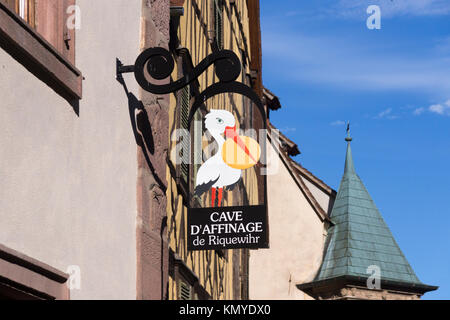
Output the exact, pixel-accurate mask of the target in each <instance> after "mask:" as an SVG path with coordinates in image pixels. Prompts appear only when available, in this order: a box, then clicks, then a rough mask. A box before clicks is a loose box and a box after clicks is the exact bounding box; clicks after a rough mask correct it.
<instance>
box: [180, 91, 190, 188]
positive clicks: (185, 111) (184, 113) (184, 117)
mask: <svg viewBox="0 0 450 320" xmlns="http://www.w3.org/2000/svg"><path fill="white" fill-rule="evenodd" d="M190 96H191V95H190V86H189V85H188V86H186V87H184V88H183V89H182V91H181V106H180V107H181V108H180V112H181V113H180V127H181V129H184V130H187V131H189V104H190ZM189 142H190V139H183V141H182V144H183V151H182V152H185V151H186V152H189V150H190V143H189ZM181 156H182V161H181V165H180V170H181V172H180V174H181V178H182V179H183V180H184V181H185V182H186V183H187V182H188V176H189V164H188V163H186V161H185V160H187V159H189V158H188V157H190V155H189V154H187V155H185V154H182V155H181Z"/></svg>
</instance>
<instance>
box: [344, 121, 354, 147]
mask: <svg viewBox="0 0 450 320" xmlns="http://www.w3.org/2000/svg"><path fill="white" fill-rule="evenodd" d="M352 140H353V139H352V137H350V121H347V137H346V138H345V141H347V142H350V141H352Z"/></svg>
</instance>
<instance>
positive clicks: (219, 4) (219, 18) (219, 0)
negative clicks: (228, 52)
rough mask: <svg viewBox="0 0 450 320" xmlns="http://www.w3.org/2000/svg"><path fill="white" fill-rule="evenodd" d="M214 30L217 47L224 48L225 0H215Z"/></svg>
mask: <svg viewBox="0 0 450 320" xmlns="http://www.w3.org/2000/svg"><path fill="white" fill-rule="evenodd" d="M214 30H215V38H216V43H217V47H218V48H219V49H223V0H214Z"/></svg>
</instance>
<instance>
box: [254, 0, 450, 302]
mask: <svg viewBox="0 0 450 320" xmlns="http://www.w3.org/2000/svg"><path fill="white" fill-rule="evenodd" d="M369 5H378V6H379V7H380V8H381V29H380V30H369V29H368V28H367V26H366V20H367V18H368V17H369V16H370V14H368V13H367V12H366V10H367V7H368V6H369ZM261 19H262V21H261V28H262V46H263V79H264V85H265V86H266V87H267V88H269V89H270V90H271V91H273V92H274V93H275V94H276V95H278V96H279V97H280V100H281V104H282V106H283V108H282V109H280V110H278V111H275V112H272V113H271V115H270V118H271V121H272V122H273V123H274V124H275V125H276V126H277V127H278V128H279V129H280V130H281V131H283V132H284V133H285V134H286V135H287V136H288V137H290V138H291V139H292V140H293V141H295V142H296V143H297V144H298V145H299V148H300V150H301V151H302V154H301V155H300V156H298V157H296V158H295V159H296V160H297V161H299V162H300V163H302V164H303V165H304V166H305V167H306V168H308V169H309V170H311V171H312V172H313V173H315V174H316V175H317V176H319V177H320V178H322V179H323V180H324V181H325V182H327V183H328V184H329V185H331V186H332V187H333V188H335V189H336V190H337V188H338V186H339V182H340V179H341V177H342V174H343V169H344V160H345V159H344V157H345V147H346V143H345V142H344V137H345V124H344V123H345V121H347V120H350V122H351V133H352V136H353V139H354V140H353V143H352V150H353V157H354V161H355V167H356V171H357V172H358V174H359V176H360V177H361V179H362V180H363V182H364V183H365V185H366V187H367V189H368V190H369V192H370V194H371V195H372V198H373V199H374V201H375V203H376V204H377V206H378V208H379V209H380V211H381V213H382V215H383V217H384V219H385V220H386V222H387V224H388V225H389V227H390V229H391V231H392V233H393V234H394V236H395V237H396V240H397V242H398V244H399V245H400V247H401V249H402V250H403V252H404V254H405V256H406V257H407V259H408V260H409V262H410V264H411V265H412V267H413V269H414V270H415V272H416V274H417V275H418V277H419V279H420V280H421V281H422V282H424V283H426V284H430V285H438V286H440V289H439V290H438V291H435V292H432V293H428V294H426V295H425V297H424V298H425V299H450V248H449V245H450V232H449V228H450V209H449V205H448V203H449V198H450V187H449V182H450V170H449V167H450V75H449V72H450V1H448V0H392V1H391V0H370V1H365V0H333V1H328V0H315V1H310V0H301V1H299V0H296V1H294V0H283V1H267V0H265V1H261Z"/></svg>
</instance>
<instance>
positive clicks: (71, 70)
mask: <svg viewBox="0 0 450 320" xmlns="http://www.w3.org/2000/svg"><path fill="white" fill-rule="evenodd" d="M75 3H76V1H75V0H58V1H49V0H0V47H1V48H2V49H3V50H5V51H6V52H8V53H9V54H10V55H11V56H12V57H13V58H15V59H16V60H17V61H18V62H20V63H21V64H23V65H24V66H25V67H26V68H27V69H28V70H29V71H30V72H31V73H33V74H34V75H35V76H36V77H38V78H39V79H41V80H42V81H44V82H45V83H47V84H48V85H49V86H50V87H51V88H53V89H54V90H55V91H56V92H57V93H59V94H60V95H62V96H63V97H64V98H66V99H67V100H69V101H74V100H79V99H81V82H82V75H81V72H80V71H79V70H78V69H76V68H75V67H74V65H75V28H69V27H68V23H67V22H68V21H70V19H71V18H72V17H73V16H74V15H76V14H77V11H76V10H75V11H72V10H68V9H71V8H75V7H72V6H73V5H75Z"/></svg>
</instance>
